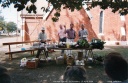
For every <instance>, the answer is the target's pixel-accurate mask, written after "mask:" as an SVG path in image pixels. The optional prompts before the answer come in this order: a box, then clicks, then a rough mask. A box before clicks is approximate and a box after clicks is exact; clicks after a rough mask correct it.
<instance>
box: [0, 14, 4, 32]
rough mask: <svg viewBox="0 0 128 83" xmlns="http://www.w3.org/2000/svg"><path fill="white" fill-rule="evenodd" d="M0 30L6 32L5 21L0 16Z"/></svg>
mask: <svg viewBox="0 0 128 83" xmlns="http://www.w3.org/2000/svg"><path fill="white" fill-rule="evenodd" d="M0 30H5V21H4V17H3V16H0Z"/></svg>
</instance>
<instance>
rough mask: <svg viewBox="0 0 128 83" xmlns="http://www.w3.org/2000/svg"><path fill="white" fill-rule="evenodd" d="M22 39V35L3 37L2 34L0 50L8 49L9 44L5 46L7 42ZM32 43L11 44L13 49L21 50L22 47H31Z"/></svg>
mask: <svg viewBox="0 0 128 83" xmlns="http://www.w3.org/2000/svg"><path fill="white" fill-rule="evenodd" d="M16 41H22V37H1V36H0V51H7V50H8V46H3V43H6V42H16ZM29 46H30V45H22V44H20V45H11V50H20V49H21V48H22V47H24V48H29Z"/></svg>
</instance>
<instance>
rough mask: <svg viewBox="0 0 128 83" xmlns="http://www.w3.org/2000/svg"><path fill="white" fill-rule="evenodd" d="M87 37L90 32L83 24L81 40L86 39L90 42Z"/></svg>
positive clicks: (80, 32)
mask: <svg viewBox="0 0 128 83" xmlns="http://www.w3.org/2000/svg"><path fill="white" fill-rule="evenodd" d="M87 37H88V31H87V29H85V28H84V25H83V24H82V25H81V30H80V31H79V38H80V39H82V38H85V39H86V40H88V39H87Z"/></svg>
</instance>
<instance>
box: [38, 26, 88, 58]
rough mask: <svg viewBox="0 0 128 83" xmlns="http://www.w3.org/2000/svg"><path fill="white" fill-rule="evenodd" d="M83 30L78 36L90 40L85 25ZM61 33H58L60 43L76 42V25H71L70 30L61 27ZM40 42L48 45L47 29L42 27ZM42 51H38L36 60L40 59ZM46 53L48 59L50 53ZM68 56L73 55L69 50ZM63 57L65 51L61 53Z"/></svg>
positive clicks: (82, 27)
mask: <svg viewBox="0 0 128 83" xmlns="http://www.w3.org/2000/svg"><path fill="white" fill-rule="evenodd" d="M80 27H81V30H79V31H78V36H79V38H80V39H81V38H86V39H88V31H87V29H86V28H85V26H84V24H81V26H80ZM59 28H60V29H59V31H58V38H59V40H58V41H59V42H74V39H75V38H76V31H75V30H74V24H73V23H71V24H70V28H69V29H66V26H65V25H64V26H62V25H60V26H59ZM38 40H39V41H40V42H41V43H46V42H47V34H46V32H45V28H44V27H42V29H41V33H39V35H38ZM41 51H42V50H41V49H39V50H38V51H37V55H36V58H39V55H40V53H41ZM45 53H46V55H47V56H46V57H48V54H47V53H48V52H47V51H45ZM66 53H67V55H70V54H72V51H71V50H68V51H67V52H66ZM61 55H64V50H62V51H61Z"/></svg>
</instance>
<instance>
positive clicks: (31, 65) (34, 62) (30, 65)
mask: <svg viewBox="0 0 128 83" xmlns="http://www.w3.org/2000/svg"><path fill="white" fill-rule="evenodd" d="M37 66H38V61H37V60H28V61H27V63H26V67H27V68H37Z"/></svg>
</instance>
